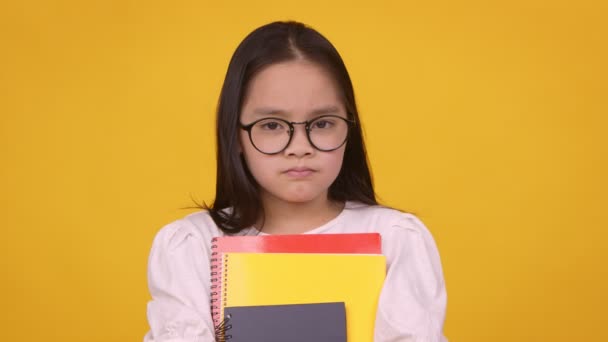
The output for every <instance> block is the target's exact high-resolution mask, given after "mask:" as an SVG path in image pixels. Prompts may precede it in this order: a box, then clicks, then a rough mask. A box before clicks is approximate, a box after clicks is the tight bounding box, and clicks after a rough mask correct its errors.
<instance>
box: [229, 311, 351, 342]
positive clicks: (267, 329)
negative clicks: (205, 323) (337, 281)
mask: <svg viewBox="0 0 608 342" xmlns="http://www.w3.org/2000/svg"><path fill="white" fill-rule="evenodd" d="M224 319H225V321H224V322H223V323H224V327H223V330H224V336H223V338H220V340H223V341H227V342H346V310H345V307H344V303H342V302H341V303H315V304H290V305H262V306H239V307H225V308H224Z"/></svg>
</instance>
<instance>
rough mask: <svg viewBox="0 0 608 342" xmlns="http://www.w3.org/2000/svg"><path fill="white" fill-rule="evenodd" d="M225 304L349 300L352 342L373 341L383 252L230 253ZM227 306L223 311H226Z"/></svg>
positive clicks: (225, 273)
mask: <svg viewBox="0 0 608 342" xmlns="http://www.w3.org/2000/svg"><path fill="white" fill-rule="evenodd" d="M223 258H224V260H223V261H224V267H225V268H224V270H223V275H222V288H223V289H225V292H224V293H223V299H222V308H224V307H227V306H253V305H274V304H305V303H327V302H344V303H345V306H346V331H347V339H348V342H371V341H373V337H374V323H375V319H376V309H377V306H378V298H379V296H380V291H381V290H382V285H383V283H384V277H385V273H386V261H385V257H384V256H383V255H375V254H373V255H372V254H310V253H307V254H299V253H285V254H283V253H225V254H224V256H223ZM222 311H223V310H222Z"/></svg>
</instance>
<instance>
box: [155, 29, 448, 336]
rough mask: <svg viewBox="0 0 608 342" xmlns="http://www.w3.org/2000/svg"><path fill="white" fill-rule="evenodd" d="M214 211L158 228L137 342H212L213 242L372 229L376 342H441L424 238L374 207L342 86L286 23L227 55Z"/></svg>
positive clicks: (439, 280) (347, 83)
mask: <svg viewBox="0 0 608 342" xmlns="http://www.w3.org/2000/svg"><path fill="white" fill-rule="evenodd" d="M217 147H218V154H217V187H216V197H215V201H214V203H213V205H212V206H211V207H209V208H205V209H206V210H204V211H199V212H196V213H193V214H190V215H188V216H186V217H185V218H183V219H181V220H177V221H175V222H173V223H170V224H168V225H167V226H165V227H164V228H163V229H162V230H161V231H160V232H159V233H158V235H157V236H156V238H155V240H154V243H153V246H152V251H151V253H150V259H149V266H148V282H149V288H150V293H151V295H152V300H151V301H150V302H149V304H148V320H149V324H150V327H151V329H150V331H149V332H148V334H147V335H146V336H145V338H144V341H147V342H152V341H155V342H161V341H173V342H176V341H188V342H194V341H196V342H211V341H213V340H214V326H213V322H212V318H211V311H210V303H209V299H210V291H209V288H210V273H209V267H210V265H209V263H210V254H211V239H212V238H213V237H217V236H223V235H264V234H327V233H362V232H378V233H380V234H381V236H382V251H383V254H384V255H385V256H386V260H387V273H386V280H385V283H384V286H383V289H382V292H381V295H380V298H379V305H378V310H377V315H376V322H375V337H374V341H376V342H397V341H403V342H405V341H416V342H423V341H424V342H427V341H428V342H431V341H432V342H439V341H446V340H445V338H444V337H443V334H442V328H443V322H444V317H445V309H446V290H445V284H444V280H443V275H442V269H441V263H440V259H439V254H438V252H437V248H436V246H435V243H434V241H433V238H432V236H431V234H430V233H429V231H428V230H427V228H426V227H425V226H424V225H423V224H422V223H421V222H420V221H419V220H418V219H417V218H416V217H415V216H413V215H411V214H407V213H403V212H400V211H397V210H394V209H390V208H388V207H384V206H381V205H378V203H377V202H376V198H375V195H374V189H373V186H372V179H371V176H370V172H369V167H368V165H367V157H366V152H365V145H364V143H363V137H362V133H361V122H360V120H359V114H358V111H357V106H356V104H355V96H354V92H353V87H352V84H351V80H350V77H349V75H348V72H347V70H346V67H345V66H344V63H343V61H342V59H341V57H340V55H339V54H338V52H337V51H336V49H335V48H334V47H333V45H332V44H331V43H330V42H329V41H328V40H327V39H326V38H325V37H323V36H322V35H321V34H319V33H318V32H316V31H315V30H313V29H311V28H309V27H307V26H305V25H303V24H300V23H296V22H275V23H271V24H268V25H265V26H262V27H260V28H258V29H256V30H255V31H253V32H252V33H251V34H249V36H247V37H246V38H245V40H244V41H243V42H242V43H241V44H240V45H239V47H238V48H237V49H236V51H235V53H234V55H233V56H232V60H231V61H230V65H229V67H228V72H227V74H226V79H225V81H224V85H223V88H222V91H221V95H220V101H219V105H218V109H217Z"/></svg>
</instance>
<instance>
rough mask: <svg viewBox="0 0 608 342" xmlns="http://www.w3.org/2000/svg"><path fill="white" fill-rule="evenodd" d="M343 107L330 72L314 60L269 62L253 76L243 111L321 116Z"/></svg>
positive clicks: (339, 93) (260, 113) (247, 113)
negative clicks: (311, 61) (270, 63)
mask: <svg viewBox="0 0 608 342" xmlns="http://www.w3.org/2000/svg"><path fill="white" fill-rule="evenodd" d="M343 108H344V106H343V104H342V97H341V92H340V91H338V88H337V87H336V82H335V81H334V80H333V79H332V77H331V75H330V74H329V73H328V72H326V71H325V70H324V69H323V68H322V67H320V66H319V65H317V64H314V63H310V62H305V61H290V62H284V63H277V64H273V65H270V66H268V67H266V68H264V69H263V70H262V71H260V72H259V73H258V74H256V75H255V76H254V77H253V78H252V79H251V81H250V82H249V85H248V87H247V90H246V94H245V98H244V101H243V108H242V113H243V114H244V115H249V114H251V115H263V114H270V115H273V114H289V113H307V114H311V115H314V114H317V115H318V114H319V113H321V114H325V113H327V112H331V113H336V112H340V111H343Z"/></svg>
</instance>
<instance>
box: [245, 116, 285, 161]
mask: <svg viewBox="0 0 608 342" xmlns="http://www.w3.org/2000/svg"><path fill="white" fill-rule="evenodd" d="M251 141H252V142H253V145H254V146H255V147H256V148H257V149H258V150H260V151H262V152H264V153H278V152H280V151H282V150H283V149H284V148H285V146H287V144H288V143H289V125H288V124H287V123H286V122H284V121H282V120H277V119H264V120H262V121H259V122H257V123H256V124H255V125H253V127H251Z"/></svg>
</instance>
